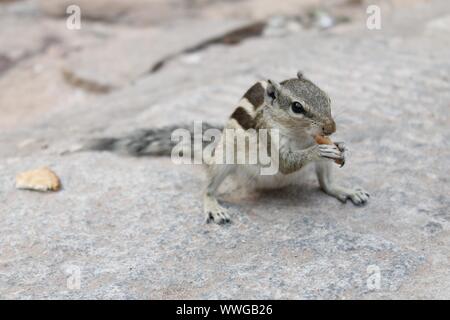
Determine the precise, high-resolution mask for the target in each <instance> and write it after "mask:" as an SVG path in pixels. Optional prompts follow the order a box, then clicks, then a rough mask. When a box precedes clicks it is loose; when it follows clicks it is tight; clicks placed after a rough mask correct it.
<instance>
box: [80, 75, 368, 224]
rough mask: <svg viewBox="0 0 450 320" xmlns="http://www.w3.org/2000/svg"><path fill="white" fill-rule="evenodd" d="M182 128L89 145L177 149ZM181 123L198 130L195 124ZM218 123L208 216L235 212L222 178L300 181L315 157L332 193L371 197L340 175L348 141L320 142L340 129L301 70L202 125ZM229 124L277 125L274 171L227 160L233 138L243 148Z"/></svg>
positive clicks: (272, 183)
mask: <svg viewBox="0 0 450 320" xmlns="http://www.w3.org/2000/svg"><path fill="white" fill-rule="evenodd" d="M179 128H180V126H171V127H165V128H159V129H149V130H139V131H137V132H134V133H132V134H130V135H128V136H126V137H123V138H100V139H94V140H92V141H91V142H90V143H89V144H88V145H86V147H85V148H84V150H98V151H119V152H124V153H127V154H131V155H134V156H165V155H171V154H172V149H173V148H174V147H175V142H174V141H173V140H172V139H171V133H172V132H173V131H174V130H176V129H179ZM181 128H183V129H186V130H190V131H192V128H191V127H190V126H181ZM213 128H215V129H220V130H222V135H221V137H220V138H219V139H218V141H216V142H215V145H214V148H212V153H211V155H210V156H209V157H206V156H204V163H205V164H206V172H207V177H208V178H207V184H206V188H205V191H204V195H203V210H204V214H205V216H206V222H215V223H218V224H225V223H229V222H230V221H231V218H230V215H229V213H228V212H227V210H226V209H225V208H224V207H222V206H221V205H220V204H219V201H218V199H217V196H216V193H217V190H218V188H219V187H220V185H221V184H222V182H223V181H224V180H225V178H227V177H228V176H230V175H231V174H233V175H234V176H235V177H238V178H241V180H246V181H251V182H252V185H254V186H255V187H263V188H267V187H269V188H273V187H281V186H285V185H288V184H291V183H293V182H295V181H296V180H297V181H298V179H299V175H301V174H302V173H303V170H302V169H303V168H305V167H306V166H307V165H308V164H310V163H314V165H315V172H316V175H317V178H318V181H319V185H320V188H321V189H322V190H323V191H324V192H325V193H326V194H328V195H330V196H332V197H335V198H337V199H338V200H340V201H341V202H344V203H345V202H346V201H347V200H348V199H350V200H351V201H352V202H353V204H355V205H363V204H365V203H366V202H367V201H368V199H369V193H368V192H367V191H365V190H364V189H362V188H345V187H342V186H340V185H338V184H337V183H336V181H335V180H334V178H333V175H332V169H333V168H332V166H333V162H334V161H337V160H339V161H341V163H342V162H343V161H345V151H346V147H345V145H344V143H343V142H335V143H334V144H331V145H329V144H317V142H316V141H315V137H316V136H318V135H320V136H329V135H331V134H333V133H334V132H335V131H336V124H335V121H334V119H333V117H332V115H331V100H330V98H329V96H328V95H327V94H326V93H325V92H324V91H323V90H321V89H320V88H319V87H318V86H317V85H315V84H314V83H313V82H312V81H310V80H308V79H306V78H305V77H304V76H303V74H302V73H301V72H300V71H299V72H298V73H297V77H296V78H292V79H287V80H284V81H282V82H280V83H278V82H276V81H273V80H267V81H259V82H257V83H256V84H254V85H253V86H251V87H250V88H249V89H248V90H247V92H246V93H245V94H244V96H243V97H242V98H241V100H240V101H239V103H238V106H237V107H236V108H235V109H234V111H233V113H232V114H231V116H230V117H229V119H228V121H227V122H226V124H225V126H224V127H223V128H221V127H220V126H213V125H210V124H208V123H203V125H202V129H203V130H208V129H213ZM229 129H231V130H236V131H237V132H241V133H240V134H245V133H246V132H249V131H250V130H252V131H255V132H259V131H261V130H262V129H266V130H276V131H277V132H278V133H279V135H278V139H273V136H272V135H271V134H269V136H268V139H267V141H266V142H265V143H266V146H265V148H267V150H268V149H270V150H273V148H272V147H273V146H274V145H275V144H276V151H277V152H276V156H275V160H276V162H277V166H278V171H277V172H276V173H275V174H271V175H261V173H260V171H258V170H257V169H258V168H260V167H261V164H260V163H259V162H258V163H256V164H253V165H249V164H245V163H244V164H241V163H236V162H232V163H227V162H225V163H224V162H223V161H222V160H223V159H221V158H222V157H223V153H220V152H215V151H217V150H219V147H224V146H225V147H226V146H229V145H230V144H231V148H234V149H235V150H236V148H239V147H238V146H236V142H235V141H234V140H232V141H231V142H230V141H228V142H227V141H226V139H225V130H229ZM271 138H272V139H271ZM275 140H276V141H275ZM203 143H205V141H203ZM256 143H257V144H258V148H260V147H261V143H262V142H261V141H259V140H257V142H256ZM204 147H205V145H204V144H203V148H204ZM240 148H242V147H240ZM245 148H248V145H245ZM238 151H239V150H238ZM268 151H269V150H268ZM268 153H269V154H270V152H268ZM272 156H273V155H272Z"/></svg>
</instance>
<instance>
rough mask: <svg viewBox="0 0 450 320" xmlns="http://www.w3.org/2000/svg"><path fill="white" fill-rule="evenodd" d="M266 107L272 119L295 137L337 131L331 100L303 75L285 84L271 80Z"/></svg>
mask: <svg viewBox="0 0 450 320" xmlns="http://www.w3.org/2000/svg"><path fill="white" fill-rule="evenodd" d="M265 104H266V105H267V106H268V107H269V110H270V114H271V117H272V118H273V119H274V120H275V121H276V122H277V123H279V124H280V125H282V126H283V127H285V128H286V129H288V130H290V131H291V132H293V133H294V134H295V133H306V134H308V135H311V136H315V135H317V134H321V135H330V134H332V133H333V132H335V131H336V124H335V122H334V120H333V117H332V116H331V106H330V104H331V101H330V98H329V97H328V95H327V94H326V93H325V92H324V91H322V90H321V89H320V88H319V87H317V86H316V85H315V84H314V83H312V82H311V81H309V80H307V79H305V78H304V77H303V75H302V73H301V72H298V73H297V78H294V79H289V80H285V81H283V82H281V83H277V82H275V81H272V80H268V83H267V88H266V93H265Z"/></svg>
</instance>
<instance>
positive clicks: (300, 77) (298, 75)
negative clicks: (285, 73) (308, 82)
mask: <svg viewBox="0 0 450 320" xmlns="http://www.w3.org/2000/svg"><path fill="white" fill-rule="evenodd" d="M297 78H299V79H303V72H301V71H300V70H299V71H297Z"/></svg>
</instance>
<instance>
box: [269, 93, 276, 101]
mask: <svg viewBox="0 0 450 320" xmlns="http://www.w3.org/2000/svg"><path fill="white" fill-rule="evenodd" d="M269 97H270V98H271V99H272V100H275V98H276V97H275V92H274V91H271V92H269Z"/></svg>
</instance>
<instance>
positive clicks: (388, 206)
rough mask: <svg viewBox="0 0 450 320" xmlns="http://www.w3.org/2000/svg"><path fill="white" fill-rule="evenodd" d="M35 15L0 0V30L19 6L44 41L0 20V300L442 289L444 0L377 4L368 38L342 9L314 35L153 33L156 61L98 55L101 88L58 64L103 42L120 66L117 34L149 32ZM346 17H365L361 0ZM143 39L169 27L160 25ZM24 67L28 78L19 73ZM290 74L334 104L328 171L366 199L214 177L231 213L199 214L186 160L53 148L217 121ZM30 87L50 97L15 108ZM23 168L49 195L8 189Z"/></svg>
mask: <svg viewBox="0 0 450 320" xmlns="http://www.w3.org/2000/svg"><path fill="white" fill-rule="evenodd" d="M2 6H5V7H2ZM36 8H37V6H36V2H35V1H25V2H17V4H16V3H12V4H7V5H0V24H3V23H4V24H6V23H7V21H8V20H7V19H10V21H13V20H14V19H18V17H20V19H22V20H21V21H24V25H23V26H25V25H26V24H25V21H28V20H29V21H30V24H29V28H32V27H31V26H32V25H34V26H35V28H36V36H35V38H34V39H45V36H46V35H49V34H50V35H52V39H54V37H53V36H55V35H56V36H57V38H58V39H59V41H56V42H52V43H51V45H48V46H47V47H45V48H43V47H42V43H43V40H36V41H34V42H33V41H32V42H30V43H28V42H26V41H25V42H24V44H23V45H22V44H17V45H15V44H14V43H16V41H19V40H17V39H13V37H12V36H11V35H8V36H6V34H7V32H6V31H5V30H7V29H6V27H5V28H0V41H1V42H2V44H3V43H8V44H9V43H10V45H8V46H10V47H11V48H19V49H22V50H23V51H22V53H21V51H20V50H19V51H17V50H8V46H3V45H2V47H1V48H0V57H7V58H0V87H1V88H2V95H0V113H1V117H2V119H5V118H4V117H7V120H3V121H0V133H1V135H0V176H1V177H2V179H0V235H1V238H0V252H1V255H0V298H3V299H8V298H12V299H30V298H38V299H42V298H50V299H58V298H62V299H65V298H68V299H78V298H87V299H91V298H98V299H117V298H119V299H122V298H124V299H152V298H153V299H156V298H162V299H166V298H175V299H179V298H186V299H195V298H200V299H203V298H205V299H213V298H234V299H241V298H246V299H258V298H261V299H270V298H276V299H278V298H288V299H297V298H300V299H318V298H321V299H324V298H332V299H350V298H356V299H368V298H388V299H395V298H405V299H411V298H419V299H422V298H440V299H443V298H446V299H449V298H450V268H449V267H450V264H449V256H450V249H449V248H450V241H449V240H450V231H449V226H450V197H449V194H450V180H449V178H448V169H449V168H450V113H449V107H450V106H449V101H450V78H449V74H450V73H449V71H450V62H449V60H448V57H449V56H450V39H449V38H448V28H449V19H448V16H449V15H450V6H449V4H448V1H444V0H443V1H439V0H435V1H431V2H429V1H428V2H424V3H422V2H420V1H415V2H414V5H405V7H404V8H403V10H398V11H396V10H394V11H392V12H389V13H386V14H385V15H383V24H382V30H378V31H369V30H367V29H366V26H365V21H364V20H363V19H361V17H359V18H358V17H355V18H354V19H353V20H352V21H351V22H349V23H347V24H342V25H338V26H336V27H333V28H330V29H327V30H325V31H320V30H317V29H314V28H312V29H299V30H297V31H295V32H288V33H286V34H285V35H284V36H280V37H274V36H260V37H253V38H248V39H245V41H242V42H241V43H239V44H236V45H234V46H224V45H220V44H219V45H212V46H207V47H206V48H203V49H201V50H198V51H195V52H192V53H184V54H179V51H180V46H177V45H173V46H172V45H171V44H170V43H167V44H165V46H167V47H165V48H164V50H167V49H168V48H173V49H174V51H173V52H174V53H175V56H174V58H173V59H171V60H170V61H168V62H167V63H166V64H164V66H163V67H162V68H160V70H159V71H158V72H155V73H152V74H149V73H146V71H148V70H147V67H146V66H147V64H148V62H147V63H144V64H142V60H141V59H140V55H139V54H137V53H136V54H133V55H132V59H133V61H131V62H130V64H129V65H130V66H139V67H137V69H136V70H137V71H139V69H140V68H141V67H142V68H143V65H145V68H143V69H142V76H140V77H137V78H136V77H134V76H132V77H130V76H129V74H126V75H124V76H123V77H120V76H118V75H120V74H121V72H122V71H123V70H125V69H126V68H125V69H122V68H123V65H121V64H120V63H117V69H115V66H116V64H115V63H114V61H112V59H111V58H108V60H107V61H108V63H109V64H110V67H111V69H112V70H111V73H110V74H111V75H115V76H117V77H116V78H113V76H111V77H108V76H107V77H105V79H106V80H107V81H111V83H112V80H111V79H114V81H116V82H114V83H120V86H118V87H117V88H116V87H114V88H113V89H111V90H109V91H107V92H101V93H99V92H89V90H86V89H85V88H84V87H74V86H73V84H72V83H68V82H66V81H65V80H64V76H63V71H64V70H65V69H67V65H72V66H73V70H75V71H79V70H78V69H77V66H76V63H75V65H74V64H73V62H72V63H70V61H73V60H72V59H74V57H76V56H77V55H78V54H80V55H82V54H83V52H85V53H86V52H89V50H92V51H95V50H99V49H98V48H99V47H101V46H102V43H103V44H105V48H115V50H117V59H118V61H119V60H120V59H127V58H129V57H128V56H127V52H128V51H127V50H128V49H127V48H123V50H121V46H120V43H122V41H123V44H124V45H125V44H126V43H128V44H129V43H130V42H129V41H131V42H132V41H136V42H139V41H138V40H137V39H147V37H149V34H148V33H147V32H146V30H147V29H146V28H150V27H142V28H136V29H135V30H132V29H130V27H129V26H117V25H108V26H106V25H103V24H102V23H101V22H95V21H93V22H86V23H85V24H84V27H83V28H85V29H83V33H82V34H80V33H77V32H68V31H67V30H65V29H64V28H62V29H61V28H58V27H57V26H58V25H64V20H63V19H61V20H54V19H48V18H47V17H46V16H45V14H42V12H41V11H39V10H38V9H36ZM354 10H355V11H358V10H360V11H361V12H362V16H364V14H365V7H360V9H357V8H356V9H354ZM4 18H5V19H6V20H5V19H4ZM5 21H6V22H5ZM33 21H34V22H35V21H40V22H42V24H40V25H39V26H36V24H33ZM183 23H184V28H185V30H184V32H186V34H189V30H192V32H198V29H197V28H198V24H197V23H196V22H195V21H190V20H189V19H188V20H186V21H185V22H183ZM204 23H205V27H204V28H205V29H208V27H210V26H213V25H216V26H217V25H218V24H217V21H216V20H214V19H211V20H208V19H206V20H205V21H204ZM51 25H53V26H54V27H53V28H52V27H49V26H51ZM42 26H44V27H42ZM45 26H47V27H45ZM24 28H25V27H24ZM114 28H117V30H115V29H114ZM165 28H167V29H165ZM190 28H192V29H190ZM211 28H212V27H211ZM2 30H3V31H2ZM50 30H51V32H50ZM210 30H212V29H210ZM154 32H155V33H158V34H159V36H161V37H162V36H163V34H164V32H167V34H168V37H171V36H173V35H172V34H171V32H172V29H171V28H170V27H167V26H166V27H164V26H159V27H158V28H157V29H155V30H154ZM127 35H130V37H127ZM25 36H30V34H27V33H26V32H25V31H24V37H25ZM133 37H135V38H133ZM130 39H132V40H130ZM7 41H9V42H7ZM44 42H45V41H44ZM187 42H189V41H187ZM195 44H197V41H196V43H192V45H195ZM183 45H184V44H183ZM186 45H188V43H186ZM138 47H139V48H145V46H141V45H139V46H138ZM40 48H43V49H42V50H40ZM77 50H79V51H77ZM139 50H144V49H139ZM17 52H18V53H17ZM23 52H33V54H28V55H27V54H26V53H23ZM142 54H149V55H152V54H153V53H152V52H143V53H142ZM166 54H167V52H166V51H165V52H164V53H163V56H164V55H166ZM106 55H107V56H109V57H111V56H112V55H111V54H110V53H106ZM93 56H95V55H93ZM97 56H99V55H97ZM52 57H55V58H52ZM160 57H161V56H160V55H159V53H158V55H157V56H156V55H155V57H154V58H151V59H159V58H160ZM85 61H87V62H86V63H88V62H89V59H86V60H85ZM93 61H94V60H93ZM148 61H150V60H148ZM152 61H153V60H152ZM12 64H14V65H12ZM39 65H44V66H46V67H43V68H41V69H39V68H37V67H36V66H39ZM5 66H7V67H5ZM33 66H34V67H33ZM35 68H37V69H38V70H41V72H40V73H38V75H39V76H36V78H30V77H29V76H27V75H30V74H33V72H35V70H36V69H35ZM80 68H81V69H80V70H83V68H85V65H84V64H83V63H81V64H80ZM298 69H301V70H302V71H303V72H304V74H305V76H306V77H309V78H311V79H312V80H313V81H315V82H316V83H318V84H319V85H320V86H322V87H323V88H324V89H325V90H326V91H328V92H329V94H330V96H331V98H332V101H333V113H334V115H335V118H336V121H337V125H338V131H337V133H336V137H333V139H334V140H336V141H339V140H343V141H345V142H346V143H347V146H348V147H349V149H350V154H349V158H348V160H347V164H346V166H345V167H344V168H342V169H336V174H337V175H338V177H339V179H340V180H341V181H342V183H343V184H345V185H360V186H363V187H364V188H366V189H367V190H369V191H370V192H371V194H372V198H371V200H370V203H369V204H368V205H367V206H365V207H354V206H353V205H351V204H350V203H348V204H341V203H339V202H338V201H337V200H335V199H332V198H330V197H327V196H326V195H324V194H323V193H322V192H320V191H319V189H318V186H317V182H316V181H315V179H314V177H313V175H312V174H309V175H307V177H306V178H305V180H304V181H301V182H299V185H296V186H291V187H287V188H284V189H282V190H277V191H270V192H256V191H244V190H242V189H239V187H237V186H234V185H232V184H230V185H228V186H227V187H226V188H224V189H223V190H222V193H221V198H222V199H223V200H224V205H225V206H227V207H228V208H229V211H230V213H231V214H232V219H233V224H231V225H229V226H225V227H223V226H217V225H212V224H210V225H205V224H204V217H203V214H202V205H201V189H202V187H203V176H202V174H201V172H202V171H201V168H200V167H196V166H175V165H174V164H172V162H171V161H170V159H168V158H139V159H136V158H131V157H125V156H118V155H115V154H110V153H95V152H85V153H73V154H64V155H61V152H62V151H65V150H68V149H70V148H72V147H73V146H75V145H77V144H79V143H80V141H83V140H84V139H88V138H90V137H94V136H95V137H102V136H110V135H120V134H123V133H127V132H130V131H131V130H133V129H135V128H148V127H154V126H162V125H165V124H176V123H186V122H189V121H199V120H205V119H206V120H209V121H211V122H216V123H220V122H223V121H224V120H225V119H226V117H228V116H229V114H230V112H231V110H232V108H233V105H234V104H235V103H236V101H237V100H238V99H239V97H240V96H241V95H242V94H243V92H244V91H245V90H246V89H247V88H248V86H249V85H250V84H252V83H253V82H255V81H256V80H260V79H263V78H266V77H271V78H274V79H278V80H282V79H284V78H287V77H291V76H293V75H295V73H296V71H297V70H298ZM1 70H3V72H2V71H1ZM137 71H133V72H135V73H133V74H137V73H139V72H137ZM19 74H21V76H20V77H19ZM96 76H98V75H96ZM88 79H93V80H92V81H93V82H94V83H96V82H95V81H97V80H96V79H97V78H95V77H94V76H93V77H91V78H89V77H88ZM3 88H4V90H7V91H5V92H9V93H8V96H9V97H10V98H9V99H8V100H4V98H2V97H1V96H3V92H4V91H3ZM24 88H34V89H33V90H31V89H30V90H25V91H24V90H23V89H24ZM19 89H20V90H19ZM8 90H9V91H8ZM45 90H49V92H47V93H46V94H47V96H46V97H48V98H45V99H41V100H39V99H37V100H35V108H36V110H35V112H33V113H32V115H28V111H29V110H30V109H29V108H30V106H32V105H33V104H32V103H31V101H33V100H32V98H33V97H36V96H38V97H39V95H37V94H38V93H42V94H43V91H45ZM52 90H53V91H52ZM51 92H55V94H51ZM27 93H28V99H29V100H26V101H25V100H24V99H25V97H26V96H27ZM2 99H3V100H2ZM24 101H25V102H24ZM39 166H49V167H51V168H52V169H54V170H55V171H56V172H58V175H59V177H60V178H61V182H62V184H63V185H64V189H63V190H61V191H60V192H58V193H54V194H40V193H33V192H28V191H19V190H16V189H15V188H14V176H15V174H16V173H17V172H21V171H24V170H26V169H28V168H30V167H39ZM378 275H379V278H378ZM78 276H79V277H78ZM374 279H375V280H376V279H379V280H380V282H379V283H380V286H379V287H377V286H376V281H375V282H373V280H374Z"/></svg>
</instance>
